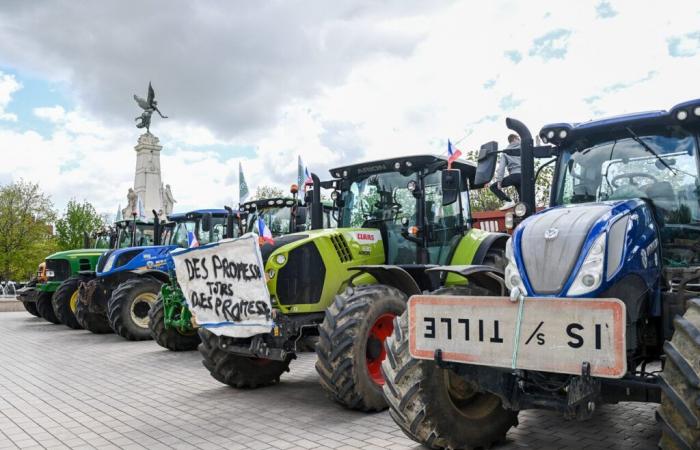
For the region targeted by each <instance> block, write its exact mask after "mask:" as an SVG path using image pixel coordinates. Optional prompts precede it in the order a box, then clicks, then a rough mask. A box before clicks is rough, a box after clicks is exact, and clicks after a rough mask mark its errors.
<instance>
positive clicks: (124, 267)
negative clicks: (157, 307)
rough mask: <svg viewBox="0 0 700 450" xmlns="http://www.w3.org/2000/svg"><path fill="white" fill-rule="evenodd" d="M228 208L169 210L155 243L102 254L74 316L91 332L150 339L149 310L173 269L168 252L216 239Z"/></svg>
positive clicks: (83, 288)
mask: <svg viewBox="0 0 700 450" xmlns="http://www.w3.org/2000/svg"><path fill="white" fill-rule="evenodd" d="M231 215H232V214H229V210H227V209H204V210H196V211H190V212H188V213H180V214H172V215H170V216H169V217H168V220H169V222H168V223H166V224H161V223H158V224H157V227H158V230H156V232H155V235H156V236H158V237H159V239H160V240H159V241H158V242H156V245H149V246H140V247H129V248H122V249H116V250H111V251H108V252H106V253H105V254H104V255H102V256H101V257H100V260H99V261H98V263H97V277H96V278H95V279H94V280H90V281H89V282H88V283H83V284H81V286H80V292H79V299H78V300H79V301H78V306H77V310H76V317H77V318H78V321H79V322H80V323H81V325H82V326H83V328H85V329H86V330H90V331H92V332H93V333H111V332H115V333H117V334H118V335H120V336H122V337H124V338H125V339H128V340H131V341H138V340H146V339H151V333H150V330H149V326H148V323H149V311H150V309H151V307H152V306H153V305H154V304H155V303H156V300H157V298H158V294H159V292H160V290H161V286H162V284H163V283H167V282H168V281H169V280H170V277H169V273H171V272H172V271H173V270H174V266H173V261H172V258H170V252H171V251H173V250H175V249H177V248H182V247H187V246H189V245H192V242H190V239H191V236H196V237H197V239H198V242H199V243H200V244H206V243H209V242H214V241H218V240H220V239H222V238H224V237H226V236H227V234H228V233H230V232H231V227H230V226H229V223H228V222H230V220H231V219H229V216H231Z"/></svg>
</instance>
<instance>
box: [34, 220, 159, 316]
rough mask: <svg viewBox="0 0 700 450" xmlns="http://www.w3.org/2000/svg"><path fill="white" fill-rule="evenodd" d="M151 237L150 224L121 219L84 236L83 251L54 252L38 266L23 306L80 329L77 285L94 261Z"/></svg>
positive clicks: (90, 272) (91, 274)
mask: <svg viewBox="0 0 700 450" xmlns="http://www.w3.org/2000/svg"><path fill="white" fill-rule="evenodd" d="M152 237H153V224H149V223H147V222H141V221H133V220H123V221H119V222H117V223H115V225H114V227H110V228H107V229H104V230H100V231H98V232H95V233H93V234H92V236H88V235H86V236H85V248H82V249H76V250H67V251H63V252H57V253H54V254H52V255H50V256H48V257H47V258H46V259H45V261H44V262H43V263H42V264H41V265H40V266H39V270H38V276H37V284H36V287H35V289H36V291H35V295H28V296H24V297H22V298H23V300H25V301H23V303H24V307H25V308H26V309H27V311H29V312H30V313H33V312H32V311H35V312H36V314H38V315H39V316H40V317H42V318H44V319H45V320H47V321H49V322H51V323H55V324H59V323H62V324H64V325H67V326H68V327H70V328H74V329H80V328H82V327H81V326H80V324H79V323H78V322H77V321H76V319H75V307H76V303H77V298H78V285H79V284H80V281H81V280H84V279H87V278H90V277H94V271H95V267H96V265H97V260H98V259H99V258H100V256H101V255H102V254H103V253H105V252H106V251H107V250H109V249H110V248H113V247H115V246H116V247H124V246H128V245H130V244H131V242H132V241H133V240H134V239H135V240H137V241H139V240H141V241H148V240H149V239H152Z"/></svg>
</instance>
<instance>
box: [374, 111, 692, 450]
mask: <svg viewBox="0 0 700 450" xmlns="http://www.w3.org/2000/svg"><path fill="white" fill-rule="evenodd" d="M506 124H507V126H508V127H509V128H510V129H512V130H513V131H515V132H517V133H518V134H519V135H520V137H521V141H522V144H521V148H520V149H519V150H517V151H519V152H520V154H521V156H522V177H523V186H522V196H521V203H520V204H518V205H516V207H515V209H514V215H513V216H511V220H514V221H515V222H519V223H516V225H517V226H516V228H515V230H514V232H513V236H512V238H511V239H510V240H509V241H508V243H507V246H506V259H507V266H506V269H505V271H498V270H495V269H492V268H487V267H480V266H443V267H436V268H433V269H431V270H433V271H437V272H442V273H443V274H449V275H450V276H461V277H463V278H466V279H467V280H469V284H467V285H464V286H452V287H444V288H442V289H440V290H438V291H436V292H434V293H433V294H431V295H425V296H417V297H413V298H412V299H411V301H410V302H409V308H408V312H407V313H406V314H404V315H403V316H402V317H401V318H400V319H399V320H398V322H397V324H396V326H395V328H394V330H395V331H394V334H393V336H392V337H391V338H390V340H389V341H388V342H387V354H388V355H387V358H386V359H385V361H384V363H383V367H382V368H383V371H384V374H385V376H386V381H387V383H386V385H385V388H384V392H385V395H386V397H387V399H388V401H389V403H390V406H391V416H392V418H393V419H394V420H395V421H396V423H397V424H398V425H399V426H400V427H401V428H402V430H403V431H404V432H405V433H406V434H407V435H408V436H409V437H411V438H412V439H414V440H416V441H418V442H420V443H422V444H425V445H426V446H428V447H430V448H472V447H488V446H490V445H492V444H493V443H494V442H497V441H499V440H501V439H503V438H504V437H505V434H506V432H507V431H508V430H509V429H510V428H511V427H512V426H516V425H517V423H518V421H517V417H518V412H519V411H520V410H526V409H548V410H554V411H558V412H561V413H563V414H564V415H566V416H567V417H569V418H574V419H586V418H588V417H590V416H591V415H592V414H593V413H594V411H595V409H596V406H597V405H600V404H604V403H617V402H622V401H625V402H628V401H638V402H656V403H660V406H659V408H658V410H657V419H658V421H659V423H660V425H661V431H662V435H661V440H660V442H659V446H660V447H662V448H672V449H698V448H700V299H699V298H697V297H699V294H698V291H699V290H700V180H699V178H698V170H699V169H698V167H699V166H700V158H699V156H698V154H699V152H698V145H699V139H700V100H694V101H690V102H686V103H682V104H679V105H676V106H674V107H673V108H671V109H670V110H668V111H653V112H645V113H637V114H628V115H624V116H619V117H614V118H609V119H602V120H596V121H590V122H584V123H574V124H570V123H556V124H552V125H547V126H545V127H544V128H543V129H542V130H541V131H540V134H539V136H540V139H541V141H542V142H543V143H544V144H545V145H542V146H534V145H533V139H532V137H531V135H530V132H529V131H528V129H527V127H525V125H524V124H523V123H521V122H519V121H517V120H513V119H508V120H507V121H506ZM493 144H494V143H491V144H487V145H485V146H483V147H482V151H481V152H480V154H479V171H478V172H479V173H478V175H477V178H481V179H482V180H488V179H490V178H491V177H492V175H493V170H494V166H495V158H496V155H497V153H498V150H497V148H496V147H495V146H494V145H493ZM544 164H554V176H553V182H552V185H551V194H550V201H549V204H550V207H549V208H547V209H545V210H543V211H541V212H538V213H535V195H534V194H535V181H536V173H535V167H537V166H540V167H541V166H542V165H544ZM477 182H478V180H477ZM487 279H488V280H497V281H498V285H497V286H495V288H491V289H487V292H486V294H487V295H489V296H488V297H485V296H484V292H483V291H484V289H483V287H484V286H485V284H484V283H483V281H484V280H487Z"/></svg>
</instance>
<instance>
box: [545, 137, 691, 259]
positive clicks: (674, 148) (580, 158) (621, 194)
mask: <svg viewBox="0 0 700 450" xmlns="http://www.w3.org/2000/svg"><path fill="white" fill-rule="evenodd" d="M557 186H558V192H557V195H556V203H557V204H560V205H561V204H571V203H585V202H601V201H606V200H624V199H631V198H643V199H648V200H650V201H651V202H652V203H653V204H654V206H655V207H656V211H657V216H658V217H659V220H661V221H662V222H663V223H662V225H663V227H662V242H663V243H664V244H665V245H666V248H665V250H668V249H670V248H672V247H673V246H674V245H675V244H674V242H676V241H678V242H681V241H687V242H691V241H692V242H696V241H697V242H700V183H698V163H697V141H696V137H695V136H694V135H692V134H689V133H688V132H687V131H684V130H683V129H681V128H677V127H669V128H662V129H655V130H647V131H646V132H640V131H636V130H627V132H626V134H624V135H620V136H617V137H616V139H610V140H604V141H600V142H597V143H594V144H592V145H586V146H578V147H577V146H576V145H575V144H574V146H572V147H569V148H563V150H562V153H561V157H560V160H559V180H558V183H557ZM679 240H680V241H679ZM691 253H692V252H691ZM664 256H667V255H664ZM688 258H690V260H688ZM688 258H685V262H686V263H687V262H690V261H691V260H692V261H695V259H696V257H695V256H692V257H691V256H689V257H688ZM667 262H668V261H667ZM698 262H700V260H699V261H698Z"/></svg>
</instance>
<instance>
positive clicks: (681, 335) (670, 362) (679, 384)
mask: <svg viewBox="0 0 700 450" xmlns="http://www.w3.org/2000/svg"><path fill="white" fill-rule="evenodd" d="M673 324H674V332H673V337H672V338H671V340H670V341H667V342H666V343H665V344H664V353H665V354H666V363H665V364H664V370H663V372H662V373H661V378H660V381H661V405H660V406H659V408H658V409H657V412H656V418H657V420H658V421H659V422H660V423H661V440H660V441H659V447H660V448H663V449H691V448H700V403H699V402H698V398H700V299H697V298H694V299H691V300H688V309H687V310H686V312H685V314H684V315H683V317H681V316H676V318H675V320H674V321H673Z"/></svg>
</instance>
